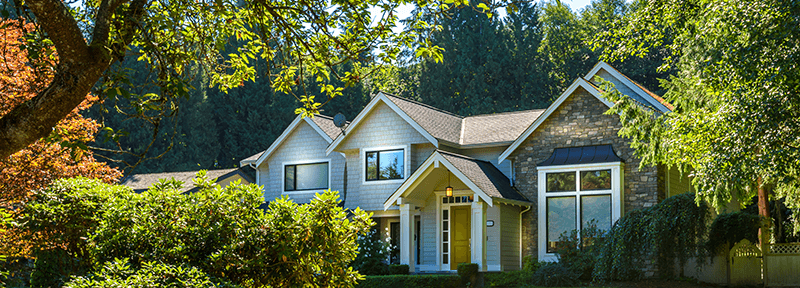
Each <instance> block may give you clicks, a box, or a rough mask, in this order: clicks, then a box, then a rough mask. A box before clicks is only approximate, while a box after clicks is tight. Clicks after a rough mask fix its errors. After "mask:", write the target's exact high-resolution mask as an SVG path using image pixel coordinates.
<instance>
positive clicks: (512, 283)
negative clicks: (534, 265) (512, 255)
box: [483, 270, 533, 288]
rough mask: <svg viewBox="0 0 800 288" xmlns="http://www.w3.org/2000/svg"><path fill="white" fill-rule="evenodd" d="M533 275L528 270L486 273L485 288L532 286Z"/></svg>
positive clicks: (484, 276) (484, 277)
mask: <svg viewBox="0 0 800 288" xmlns="http://www.w3.org/2000/svg"><path fill="white" fill-rule="evenodd" d="M532 278H533V273H532V272H530V271H526V270H517V271H507V272H497V273H485V274H483V279H484V280H483V283H484V287H498V288H514V287H520V286H522V285H526V284H530V283H531V279H532Z"/></svg>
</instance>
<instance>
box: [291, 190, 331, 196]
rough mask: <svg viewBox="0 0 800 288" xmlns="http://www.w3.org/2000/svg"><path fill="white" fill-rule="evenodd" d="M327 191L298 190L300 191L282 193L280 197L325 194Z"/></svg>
mask: <svg viewBox="0 0 800 288" xmlns="http://www.w3.org/2000/svg"><path fill="white" fill-rule="evenodd" d="M327 190H328V189H316V190H300V191H283V192H281V195H296V194H311V193H320V194H322V193H325V191H327Z"/></svg>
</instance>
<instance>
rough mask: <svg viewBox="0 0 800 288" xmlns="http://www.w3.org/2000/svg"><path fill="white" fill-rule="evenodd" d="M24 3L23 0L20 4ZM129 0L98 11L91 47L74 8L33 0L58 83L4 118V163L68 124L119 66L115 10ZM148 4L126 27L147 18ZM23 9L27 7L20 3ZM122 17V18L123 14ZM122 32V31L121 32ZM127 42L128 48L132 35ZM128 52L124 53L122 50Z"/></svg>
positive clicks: (139, 3)
mask: <svg viewBox="0 0 800 288" xmlns="http://www.w3.org/2000/svg"><path fill="white" fill-rule="evenodd" d="M17 1H18V2H19V1H21V0H17ZM127 1H128V0H102V2H101V3H100V6H99V8H98V11H97V14H96V18H95V26H94V33H93V34H92V42H91V43H90V44H87V43H86V40H85V38H84V35H83V32H82V31H81V30H80V28H79V27H78V23H77V21H75V18H74V17H73V16H72V14H71V13H70V11H69V8H68V7H67V6H66V4H64V2H63V1H61V0H28V1H26V5H27V6H28V7H30V9H31V12H33V14H34V15H35V16H36V19H37V23H38V24H39V25H40V26H41V28H42V31H43V32H46V33H47V35H48V38H49V39H51V40H52V41H53V46H54V47H55V49H56V52H57V53H58V64H57V65H56V67H55V68H56V73H55V76H54V77H53V81H52V82H50V84H49V86H48V87H47V88H45V89H44V90H42V91H38V92H37V93H36V96H34V97H33V98H32V99H31V100H28V101H27V102H25V103H23V104H22V105H19V106H17V107H15V108H14V109H13V110H11V111H10V112H9V113H8V114H6V115H4V116H3V117H2V118H0V160H3V159H6V158H8V156H10V155H11V154H14V153H15V152H17V151H19V150H21V149H23V148H25V147H27V146H28V145H30V144H31V143H33V142H35V141H36V140H39V139H41V138H43V137H47V136H48V135H50V133H51V131H52V129H53V127H55V125H56V123H58V121H59V120H61V119H64V117H66V116H67V114H69V113H70V111H72V110H73V109H75V107H78V105H80V103H81V102H82V101H83V100H84V99H85V98H86V95H87V94H88V93H89V91H90V90H91V88H92V86H94V84H95V83H96V82H97V81H98V80H99V79H100V77H101V76H102V75H103V72H104V71H105V70H106V69H107V68H108V67H109V66H110V65H111V63H113V57H111V52H119V51H109V49H112V47H108V45H107V43H108V37H109V31H110V27H111V21H112V20H111V19H112V18H113V17H112V16H113V14H114V11H116V8H117V7H119V5H121V4H122V3H124V2H127ZM146 2H147V0H134V1H133V2H132V5H131V7H129V8H128V9H127V10H126V11H127V15H126V16H128V17H121V18H126V20H117V21H126V22H125V23H122V25H123V26H126V27H127V28H129V29H130V28H131V27H133V22H134V21H136V20H137V19H139V18H140V17H141V16H142V15H143V10H144V7H145V3H146ZM17 4H18V5H20V6H21V3H17ZM117 16H118V17H119V16H120V15H117ZM118 28H119V27H118ZM126 36H127V37H123V39H122V40H123V42H124V43H123V44H125V45H121V46H120V47H124V46H127V43H129V42H130V35H126ZM122 49H123V51H124V48H122Z"/></svg>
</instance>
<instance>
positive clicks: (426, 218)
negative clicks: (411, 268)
mask: <svg viewBox="0 0 800 288" xmlns="http://www.w3.org/2000/svg"><path fill="white" fill-rule="evenodd" d="M436 199H438V198H436V197H434V196H431V197H428V199H427V201H426V202H425V207H423V208H422V209H420V226H421V227H420V232H421V233H422V238H420V239H421V240H422V241H420V242H421V243H420V246H421V250H420V254H422V255H421V257H420V258H421V260H422V261H420V265H421V266H423V267H425V266H428V267H430V266H435V267H436V268H434V269H435V270H439V269H438V266H437V263H436V246H438V245H437V243H436V233H437V232H436V223H437V222H438V217H437V216H438V215H437V211H436Z"/></svg>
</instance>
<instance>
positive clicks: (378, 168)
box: [375, 151, 383, 180]
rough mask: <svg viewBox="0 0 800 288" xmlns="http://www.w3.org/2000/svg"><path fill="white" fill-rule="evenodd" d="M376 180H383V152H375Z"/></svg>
mask: <svg viewBox="0 0 800 288" xmlns="http://www.w3.org/2000/svg"><path fill="white" fill-rule="evenodd" d="M375 163H377V165H375V180H383V179H381V151H378V152H375Z"/></svg>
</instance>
